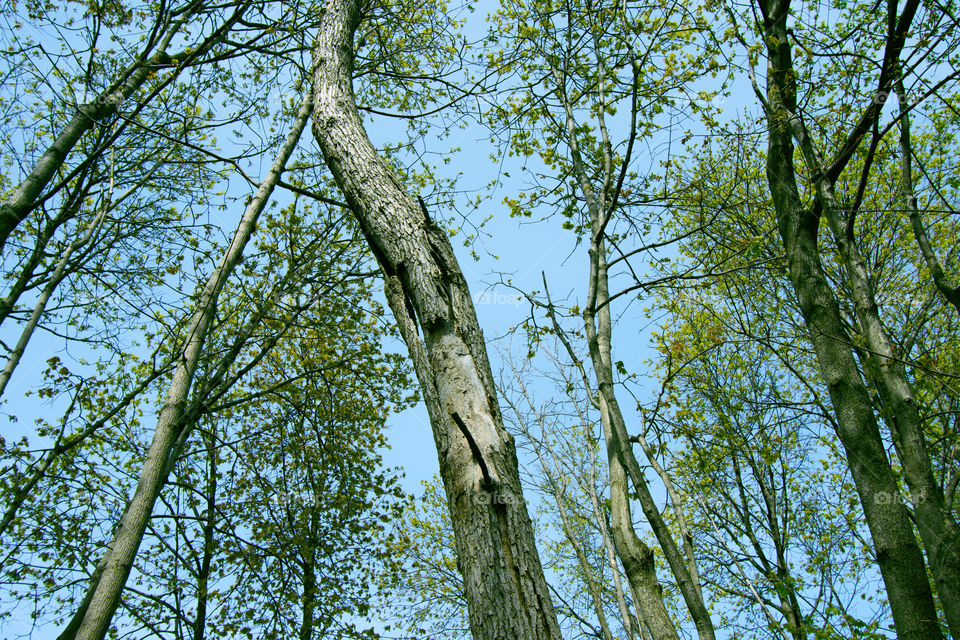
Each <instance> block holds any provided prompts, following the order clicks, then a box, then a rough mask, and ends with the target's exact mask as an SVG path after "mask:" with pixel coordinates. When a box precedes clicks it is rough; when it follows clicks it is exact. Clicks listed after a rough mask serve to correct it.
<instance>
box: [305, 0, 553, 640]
mask: <svg viewBox="0 0 960 640" xmlns="http://www.w3.org/2000/svg"><path fill="white" fill-rule="evenodd" d="M360 4H361V3H360V2H359V0H331V1H330V2H328V3H326V4H325V5H324V7H323V8H322V9H321V10H320V11H321V14H320V24H319V29H318V31H319V34H320V35H319V37H318V40H317V45H316V49H315V51H314V64H315V65H316V71H315V79H314V92H315V100H314V105H315V106H314V109H315V110H314V124H313V131H314V135H315V137H316V139H317V141H318V143H319V144H320V148H321V149H322V151H323V154H324V157H325V159H326V162H327V165H328V166H329V167H330V170H331V172H332V173H333V176H334V178H335V179H336V181H337V183H338V185H339V186H340V189H341V190H342V191H343V193H344V195H345V196H346V199H347V202H349V204H350V206H351V209H352V210H353V212H354V214H355V215H356V217H357V219H358V221H359V223H360V227H361V228H362V230H363V232H364V234H365V236H366V238H367V241H368V243H369V245H370V248H371V249H372V251H373V253H374V254H375V256H376V257H377V260H378V262H379V264H380V267H381V270H382V271H383V274H384V276H385V290H386V295H387V300H388V302H389V304H390V307H391V309H392V311H393V314H394V316H395V317H396V320H397V323H398V325H399V328H400V331H401V334H402V335H403V338H404V340H405V342H406V343H407V347H408V348H409V350H410V355H411V358H412V360H413V364H414V368H415V370H416V373H417V378H418V379H419V382H420V386H421V388H422V391H423V397H424V401H425V403H426V406H427V411H428V412H429V414H430V423H431V426H432V428H433V436H434V440H435V442H436V445H437V454H438V457H439V461H440V475H441V477H442V478H443V483H444V488H445V491H446V494H447V502H448V505H449V507H450V517H451V521H452V524H453V530H454V537H455V540H456V546H457V562H458V566H459V568H460V571H461V573H462V575H463V582H464V591H465V595H466V599H467V608H468V613H469V618H470V627H471V631H472V633H473V637H474V638H475V639H476V640H501V639H504V638H509V639H511V640H528V639H530V640H532V639H535V638H536V639H546V638H559V637H560V630H559V626H558V624H557V620H556V615H555V613H554V610H553V604H552V603H551V599H550V593H549V590H548V587H547V583H546V580H545V579H544V576H543V569H542V567H541V564H540V558H539V555H538V553H537V548H536V544H535V541H534V535H533V526H532V524H531V522H530V518H529V516H528V514H527V509H526V504H525V502H524V501H523V494H522V491H521V486H520V477H519V471H518V463H517V457H516V450H515V447H514V443H513V438H512V437H511V436H510V434H509V433H508V432H507V431H506V429H504V427H503V421H502V418H501V415H500V408H499V405H498V402H497V397H496V391H495V389H494V385H493V375H492V374H491V372H490V364H489V362H488V360H487V353H486V347H485V345H484V341H483V334H482V332H481V331H480V328H479V325H478V323H477V319H476V314H475V310H474V307H473V302H472V300H471V297H470V292H469V289H468V287H467V283H466V280H465V279H464V277H463V275H462V273H461V272H460V269H459V266H458V264H457V260H456V257H455V256H454V254H453V249H452V247H451V246H450V242H449V238H448V236H447V233H446V231H445V230H443V229H441V228H440V227H438V226H437V225H435V224H434V223H433V222H432V221H431V220H430V219H429V216H428V215H427V212H426V210H425V207H423V206H420V205H418V204H417V202H416V201H415V200H414V199H413V198H412V197H411V196H410V195H409V194H408V193H407V192H406V191H405V190H404V188H403V187H402V186H401V184H400V182H399V180H398V179H397V177H396V176H395V175H394V174H393V172H392V170H391V169H390V168H389V166H388V165H387V164H386V162H385V161H384V160H383V159H382V158H380V157H379V156H378V155H377V153H376V151H375V149H374V148H373V145H372V144H371V143H370V141H369V139H368V137H367V135H366V132H365V131H364V129H363V125H362V123H361V121H360V116H359V113H358V112H357V108H356V104H355V100H354V96H353V87H352V78H351V75H352V70H353V33H354V30H355V29H356V27H357V25H358V22H359V19H360ZM419 332H422V338H421V335H420V333H419ZM502 498H507V499H506V500H504V499H502Z"/></svg>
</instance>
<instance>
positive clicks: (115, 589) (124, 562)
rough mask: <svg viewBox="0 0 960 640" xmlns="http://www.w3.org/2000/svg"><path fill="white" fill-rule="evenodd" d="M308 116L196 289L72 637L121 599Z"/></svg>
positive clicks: (91, 631) (95, 631) (92, 630)
mask: <svg viewBox="0 0 960 640" xmlns="http://www.w3.org/2000/svg"><path fill="white" fill-rule="evenodd" d="M309 116H310V102H309V100H304V102H303V104H302V105H301V107H300V111H299V113H298V114H297V119H296V121H295V123H294V125H293V128H292V130H291V132H290V134H289V135H288V136H287V140H286V141H285V143H284V145H283V146H282V147H281V149H280V152H279V153H278V155H277V158H276V160H274V163H273V166H272V167H271V169H270V172H269V173H268V175H267V177H266V178H265V179H264V181H263V183H262V184H261V185H260V189H259V190H258V192H257V194H256V196H255V197H254V198H253V200H252V201H251V203H250V205H249V206H248V207H247V210H246V212H245V213H244V216H243V218H242V219H241V222H240V225H239V226H238V227H237V230H236V232H235V234H234V238H233V242H232V243H231V245H230V247H228V249H227V251H226V252H225V253H224V255H223V257H222V258H221V260H220V263H219V264H218V266H217V269H216V270H215V271H214V272H213V273H212V274H211V275H210V277H209V278H208V280H207V283H206V285H205V287H204V290H203V291H202V292H201V293H200V297H199V300H198V302H197V309H196V311H195V312H194V314H193V317H192V319H191V322H190V326H189V328H188V330H187V334H186V335H187V337H186V340H185V344H184V346H183V348H182V351H181V355H180V356H179V357H178V362H177V368H176V370H175V371H174V374H173V379H172V380H171V381H170V387H169V390H168V392H167V397H166V399H165V401H164V405H163V410H162V411H161V412H160V416H159V418H158V421H157V428H156V431H155V432H154V437H153V442H152V443H151V445H150V450H149V451H148V453H147V458H146V460H145V461H144V466H143V470H142V471H141V474H140V480H139V481H138V483H137V490H136V492H135V493H134V495H133V498H132V499H131V501H130V503H129V504H128V505H127V507H126V509H125V511H124V515H123V518H121V520H120V522H119V524H118V525H117V531H116V533H115V534H114V539H113V542H112V543H111V544H110V548H109V551H108V552H107V553H106V554H105V555H104V562H103V569H102V571H100V572H99V574H98V575H96V576H95V578H94V580H93V581H92V584H91V587H90V599H89V604H85V605H84V606H83V607H82V609H83V610H84V611H83V617H82V620H81V621H80V624H79V626H78V628H77V629H76V632H75V635H74V634H72V633H71V634H70V635H71V636H73V637H75V638H79V639H82V640H86V639H88V638H89V639H96V640H102V638H103V637H104V636H105V635H106V633H107V630H108V628H109V625H110V620H111V619H112V617H113V614H114V611H116V608H117V606H118V604H119V602H120V595H121V592H122V590H123V585H124V583H125V582H126V579H127V576H128V575H129V573H130V569H131V567H132V565H133V560H134V557H135V556H136V553H137V549H138V548H139V546H140V542H141V540H142V538H143V532H144V530H145V528H146V526H147V522H148V521H149V519H150V513H151V512H152V510H153V504H154V502H155V501H156V499H157V495H158V493H159V492H160V488H161V487H162V486H163V483H164V480H165V478H166V475H167V474H168V473H169V469H170V454H171V453H172V452H173V451H174V448H175V446H176V444H177V440H178V439H179V438H181V437H183V436H184V435H185V434H184V433H183V427H184V425H183V424H182V419H183V416H184V410H185V409H186V403H187V397H188V393H189V390H190V386H191V383H192V381H193V376H194V373H195V371H196V368H197V363H198V362H199V359H200V354H201V352H202V348H203V344H204V341H205V338H206V333H207V329H208V327H209V326H210V323H211V320H212V318H213V314H214V311H215V309H216V304H217V299H218V297H219V295H220V292H221V291H222V289H223V286H224V284H225V282H226V280H227V278H228V277H229V276H230V273H231V272H232V271H233V268H234V267H235V266H236V264H237V263H238V262H239V261H240V258H241V256H242V254H243V248H244V246H245V245H246V243H247V242H248V241H249V239H250V236H251V235H252V234H253V230H254V228H255V226H256V222H257V218H258V217H259V215H260V213H261V212H262V211H263V209H264V207H265V206H266V204H267V202H268V201H269V198H270V194H271V193H272V192H273V189H274V188H275V186H276V184H277V182H278V181H279V180H280V176H281V174H282V173H283V170H284V168H285V166H286V163H287V160H288V159H289V157H290V154H291V153H293V150H294V148H295V147H296V144H297V142H298V140H299V139H300V134H301V133H302V132H303V129H304V127H305V126H306V123H307V120H308V119H309Z"/></svg>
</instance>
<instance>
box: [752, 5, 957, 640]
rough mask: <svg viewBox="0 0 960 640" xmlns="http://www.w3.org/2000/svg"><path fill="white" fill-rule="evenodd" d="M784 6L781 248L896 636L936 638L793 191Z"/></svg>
mask: <svg viewBox="0 0 960 640" xmlns="http://www.w3.org/2000/svg"><path fill="white" fill-rule="evenodd" d="M788 8H789V3H788V1H787V0H779V1H777V2H773V3H771V4H764V5H763V6H762V9H765V10H766V11H764V12H763V13H764V16H763V17H764V30H765V34H764V35H765V40H766V42H767V51H768V55H769V68H768V71H767V104H768V111H767V121H768V124H769V127H770V130H769V134H768V135H769V140H768V150H767V179H768V182H769V185H770V191H771V194H772V197H773V204H774V208H775V211H776V215H777V221H778V227H779V230H780V235H781V237H782V239H783V243H784V247H785V249H786V255H787V262H788V266H789V277H790V280H791V282H792V283H793V286H794V289H795V290H796V293H797V298H798V300H799V302H800V309H801V313H802V315H803V317H804V320H805V322H806V324H807V327H808V331H809V337H810V341H811V343H812V344H813V347H814V350H815V352H816V354H817V362H818V365H819V367H820V371H821V373H822V374H823V378H824V381H825V382H826V385H827V388H828V390H829V392H830V398H831V400H832V401H833V405H834V408H835V410H836V413H837V424H838V436H839V438H840V441H841V443H842V444H843V446H844V449H845V451H846V457H847V463H848V465H849V467H850V472H851V474H852V475H853V479H854V482H855V484H856V487H857V493H858V494H859V496H860V502H861V504H862V505H863V509H864V515H865V516H866V521H867V526H868V527H869V528H870V533H871V535H872V537H873V541H874V545H875V551H876V555H877V562H878V564H879V565H880V572H881V574H882V576H883V579H884V584H885V585H886V588H887V596H888V598H889V600H890V608H891V610H892V613H893V619H894V624H895V626H896V629H897V634H898V636H899V637H900V638H903V639H908V638H917V639H918V640H919V639H921V638H923V639H925V640H930V639H934V638H941V637H943V636H942V634H941V632H940V627H939V624H938V622H937V612H936V608H935V607H934V602H933V594H932V592H931V589H930V583H929V582H928V580H927V577H926V569H925V567H924V561H923V556H922V554H921V552H920V548H919V546H918V545H917V542H916V539H915V537H914V532H913V526H912V524H911V522H910V518H909V516H908V514H907V510H906V507H905V506H904V505H903V504H902V503H901V502H900V500H899V491H898V487H897V482H896V478H895V477H894V475H893V471H892V469H891V467H890V463H889V461H888V460H887V457H886V452H885V451H884V447H883V442H882V441H881V439H880V432H879V429H878V427H877V423H876V417H875V416H874V412H873V406H872V403H871V401H870V396H869V394H868V392H867V389H866V386H865V384H864V382H863V379H862V378H861V376H860V370H859V368H858V367H857V363H856V361H855V359H854V357H853V354H852V352H851V350H850V346H849V345H850V344H851V341H850V337H849V335H848V334H847V332H846V329H845V328H844V325H843V320H842V318H841V316H840V309H839V306H838V304H837V301H836V298H835V297H834V294H833V290H832V288H831V287H830V283H829V282H828V280H827V277H826V275H825V274H824V272H823V267H822V265H821V263H820V256H819V249H818V247H817V236H818V227H819V224H818V223H819V219H818V217H817V216H815V215H814V214H813V212H811V211H809V210H805V209H804V207H803V205H802V203H801V200H800V195H799V191H798V188H797V183H796V170H795V167H794V165H793V154H794V146H793V140H792V138H791V132H790V118H791V117H793V115H792V111H794V110H795V109H796V85H795V82H796V81H795V72H794V70H793V62H792V58H791V52H790V36H789V34H788V32H787V26H786V23H787V16H788Z"/></svg>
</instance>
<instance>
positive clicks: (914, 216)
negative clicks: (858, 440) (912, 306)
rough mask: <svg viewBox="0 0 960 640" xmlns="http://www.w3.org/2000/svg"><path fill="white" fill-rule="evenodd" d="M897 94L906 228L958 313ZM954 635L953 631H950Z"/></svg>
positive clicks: (958, 294)
mask: <svg viewBox="0 0 960 640" xmlns="http://www.w3.org/2000/svg"><path fill="white" fill-rule="evenodd" d="M894 86H895V88H896V91H897V95H898V96H899V97H900V100H899V102H900V181H901V188H902V189H903V203H904V206H905V207H906V209H907V214H909V216H910V226H911V227H912V228H913V235H914V237H915V238H916V239H917V246H918V247H920V254H921V255H922V256H923V260H924V262H926V263H927V269H929V270H930V275H931V277H932V278H933V283H934V284H935V285H936V286H937V289H939V290H940V293H941V294H943V297H944V298H946V299H947V302H949V303H950V304H952V305H953V307H954V308H955V309H956V310H957V312H958V313H960V286H957V285H953V284H951V283H950V282H949V281H948V280H947V276H946V274H945V273H944V271H943V267H942V266H941V265H940V260H939V259H938V258H937V254H936V252H935V251H934V250H933V247H932V246H931V244H930V238H929V237H927V230H926V229H925V228H924V227H923V217H922V216H921V215H920V209H919V207H918V206H917V198H916V196H915V195H914V193H913V143H912V142H911V140H910V106H909V105H908V104H907V99H908V98H907V95H906V92H905V91H904V89H903V79H902V78H901V77H898V78H897V81H896V83H895V84H894ZM954 633H955V632H954Z"/></svg>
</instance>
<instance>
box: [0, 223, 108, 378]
mask: <svg viewBox="0 0 960 640" xmlns="http://www.w3.org/2000/svg"><path fill="white" fill-rule="evenodd" d="M105 214H106V207H104V208H103V209H101V211H100V212H99V213H98V215H97V216H96V217H95V218H94V219H93V220H91V221H90V224H89V226H88V227H87V231H86V233H84V234H83V236H81V237H80V238H77V239H76V240H75V241H73V242H71V243H70V246H69V247H67V249H66V251H64V252H63V255H61V256H60V260H59V261H57V266H56V268H55V269H54V270H53V273H52V274H51V275H50V279H49V280H48V281H47V284H46V285H45V286H44V287H43V291H41V292H40V297H39V298H37V301H36V303H35V304H34V306H33V312H32V313H31V314H30V319H29V320H27V324H26V326H24V327H23V330H22V331H21V332H20V338H19V340H17V344H16V345H15V346H14V347H13V351H11V352H10V355H9V356H8V358H7V364H6V365H5V366H4V367H3V371H0V397H2V396H3V392H4V390H5V389H6V388H7V383H8V382H10V376H12V375H13V370H14V369H16V368H17V365H18V364H20V359H21V358H22V357H23V352H24V351H26V349H27V343H28V342H30V338H31V337H32V336H33V332H34V330H35V329H36V328H37V324H38V323H39V322H40V318H41V316H43V312H44V311H45V310H46V308H47V302H48V301H49V300H50V296H51V295H53V292H54V291H55V290H56V288H57V287H58V286H59V285H60V283H61V282H62V281H63V279H64V278H66V277H67V273H68V272H67V264H68V263H69V262H70V256H72V255H73V253H74V251H76V250H77V249H79V248H80V247H82V246H83V245H85V244H87V243H88V242H90V239H91V238H93V236H94V234H95V233H96V232H97V230H98V229H99V228H100V225H101V224H102V222H103V217H104V215H105Z"/></svg>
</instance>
